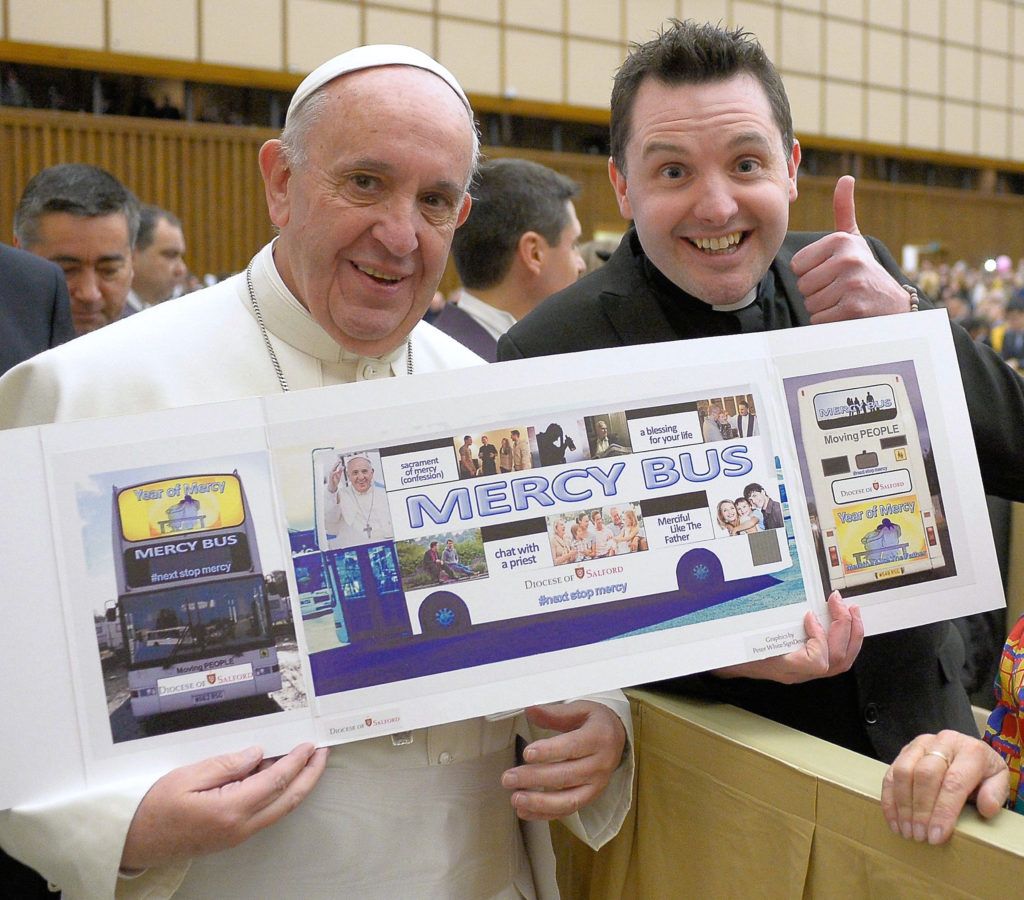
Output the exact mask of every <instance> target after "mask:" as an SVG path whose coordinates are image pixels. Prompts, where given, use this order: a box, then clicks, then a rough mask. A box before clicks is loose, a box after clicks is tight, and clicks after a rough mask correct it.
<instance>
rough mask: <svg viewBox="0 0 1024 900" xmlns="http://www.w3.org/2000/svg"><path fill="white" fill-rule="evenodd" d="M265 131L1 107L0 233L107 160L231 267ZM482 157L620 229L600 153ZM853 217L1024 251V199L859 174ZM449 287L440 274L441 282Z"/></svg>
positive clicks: (897, 245)
mask: <svg viewBox="0 0 1024 900" xmlns="http://www.w3.org/2000/svg"><path fill="white" fill-rule="evenodd" d="M273 136H276V133H275V132H274V131H272V130H271V129H266V128H250V127H233V126H227V125H207V124H201V123H186V122H165V121H155V120H147V119H134V118H126V117H118V116H91V115H85V114H79V113H58V112H51V111H49V110H23V109H11V108H0V240H3V241H4V242H10V241H11V240H12V238H13V232H12V220H13V215H14V208H15V206H16V204H17V200H18V197H19V196H20V195H21V192H22V190H23V189H24V187H25V184H26V183H27V182H28V180H29V178H31V177H32V176H33V175H34V174H36V173H37V172H38V171H39V170H40V169H42V168H44V167H45V166H48V165H53V164H55V163H58V162H65V161H78V162H87V163H93V164H95V165H99V166H102V167H103V168H106V169H109V170H110V171H111V172H112V173H113V174H114V175H116V176H117V177H119V178H121V179H122V180H124V181H125V183H126V184H128V185H129V186H131V187H132V189H133V190H135V191H136V193H138V195H139V197H140V199H141V200H142V201H143V202H148V203H156V204H158V205H160V206H165V207H167V208H168V209H170V210H172V211H173V212H175V213H176V214H177V215H179V216H180V217H181V219H182V222H183V224H184V230H185V236H186V241H187V244H188V256H187V261H188V264H189V266H190V267H191V268H192V270H193V271H195V272H197V273H198V274H200V275H202V274H204V273H206V272H213V273H217V274H221V273H225V272H234V271H238V270H239V269H241V268H243V267H244V266H245V265H246V263H247V262H248V260H249V259H250V258H251V256H252V254H253V253H254V252H255V251H256V249H258V248H259V247H260V246H261V245H262V244H263V243H264V242H265V241H266V240H268V239H269V237H270V236H271V235H272V234H273V230H272V227H271V224H270V222H269V219H268V216H267V210H266V203H265V200H264V194H263V186H262V179H261V177H260V173H259V167H258V164H257V154H258V152H259V148H260V146H261V144H262V143H263V141H264V140H266V139H267V138H269V137H273ZM485 153H486V155H488V156H495V157H497V156H522V157H526V158H528V159H534V160H536V161H537V162H541V163H543V164H545V165H549V166H551V167H552V168H555V169H557V170H559V171H561V172H563V173H565V174H566V175H568V176H569V177H571V178H573V179H575V180H576V181H577V182H579V183H580V184H581V186H582V190H581V193H580V195H579V197H578V198H577V201H576V207H577V211H578V213H579V218H580V223H581V225H582V226H583V239H584V240H589V239H590V238H591V237H592V235H593V233H594V231H595V230H598V229H600V230H612V231H622V230H624V229H625V227H626V223H625V221H624V220H623V219H622V218H621V217H620V215H619V212H618V207H617V204H616V202H615V196H614V193H613V191H612V189H611V186H610V184H609V183H608V177H607V160H606V159H605V158H604V157H603V156H592V155H587V154H560V153H554V152H551V151H526V150H519V149H511V148H485ZM834 187H835V178H834V177H830V176H810V175H804V176H801V178H800V181H799V190H800V196H799V199H798V200H797V201H796V203H795V204H794V205H793V207H792V208H791V218H790V222H791V227H792V228H794V229H798V230H825V229H830V228H832V227H833V211H832V193H833V190H834ZM856 202H857V218H858V222H859V224H860V227H861V229H862V230H863V231H864V232H865V233H868V234H873V235H875V236H876V237H878V238H879V239H881V240H882V241H884V242H885V243H886V245H887V246H888V247H889V248H890V249H891V250H892V251H893V253H894V254H895V255H896V256H897V258H899V256H900V249H901V247H902V246H903V245H904V244H905V243H925V242H928V241H933V240H934V241H938V242H940V243H941V244H942V247H943V248H944V258H945V259H946V260H947V261H950V262H952V261H955V260H958V259H966V260H968V261H969V262H970V263H971V264H972V265H977V264H978V263H979V262H980V261H981V260H982V259H984V258H985V257H986V256H990V255H995V254H998V253H1007V254H1009V255H1010V256H1011V258H1013V259H1014V260H1015V261H1016V260H1017V259H1019V258H1021V257H1024V197H1021V196H1019V195H1014V194H994V193H983V192H980V191H960V190H955V189H951V188H927V187H918V186H910V185H893V184H889V183H886V182H879V181H871V180H868V179H866V178H865V179H860V180H859V181H858V183H857V193H856ZM454 286H455V282H454V280H453V274H452V273H451V271H450V270H449V272H448V273H446V275H445V281H444V287H443V289H444V290H446V291H449V290H451V289H452V287H454Z"/></svg>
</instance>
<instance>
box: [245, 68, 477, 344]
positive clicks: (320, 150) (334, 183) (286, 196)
mask: <svg viewBox="0 0 1024 900" xmlns="http://www.w3.org/2000/svg"><path fill="white" fill-rule="evenodd" d="M323 90H324V91H325V93H326V98H325V101H324V106H323V107H322V109H321V110H320V113H319V115H318V117H317V118H316V119H315V121H314V123H313V124H312V125H311V126H310V127H309V129H308V132H307V133H306V135H305V138H304V141H303V143H304V151H305V153H304V154H303V155H302V156H300V157H299V161H297V162H294V163H293V162H292V161H290V160H289V154H288V152H287V151H286V149H285V148H284V146H283V145H282V144H281V142H280V141H268V142H267V144H265V145H264V147H263V149H262V150H261V151H260V166H261V169H262V171H263V177H264V181H265V184H266V193H267V203H268V207H269V209H270V214H271V219H272V221H273V222H274V224H275V225H277V226H278V228H279V229H280V237H279V239H278V241H277V243H276V245H275V253H274V260H275V263H276V264H277V268H278V271H279V272H280V273H281V277H282V279H283V280H284V282H285V284H286V285H287V286H288V288H289V289H290V290H291V291H292V293H293V294H295V296H296V297H297V298H298V299H299V301H300V302H301V303H302V304H303V305H304V306H305V307H306V308H307V309H308V310H309V312H310V315H311V316H312V317H313V318H314V320H316V322H317V323H318V324H319V325H320V326H321V327H322V328H323V329H324V330H325V331H326V332H327V333H328V334H329V335H330V336H331V337H332V338H334V340H336V341H337V342H338V343H339V344H340V345H341V346H342V347H344V348H345V349H346V350H350V351H353V352H357V353H359V354H361V355H364V356H378V355H380V354H383V353H387V352H389V351H391V350H393V349H394V348H396V347H398V346H399V345H400V344H401V343H402V342H403V341H404V340H405V338H406V337H407V336H408V334H409V332H410V331H411V330H412V329H413V327H414V326H415V325H416V323H417V322H419V320H420V319H421V318H422V317H423V313H424V312H425V311H426V309H427V306H428V305H429V303H430V301H431V299H432V297H433V295H434V291H435V290H436V288H437V285H438V282H439V281H440V279H441V274H442V272H443V271H444V266H445V262H446V260H447V258H448V250H449V247H450V246H451V240H452V235H453V233H454V231H455V228H456V227H457V226H458V225H460V224H462V222H463V221H464V220H465V218H466V216H467V215H468V214H469V206H470V199H469V195H468V193H467V186H468V184H469V180H470V176H471V173H472V168H473V164H474V135H473V126H472V123H471V121H470V118H469V114H468V112H467V110H466V107H465V106H464V105H463V103H462V101H461V100H460V99H459V97H458V96H457V95H456V94H455V92H454V91H453V90H452V89H451V87H449V86H448V85H447V84H446V83H445V82H444V81H443V80H442V79H440V78H439V77H438V76H436V75H434V74H432V73H430V72H427V71H424V70H422V69H417V68H413V67H410V66H385V67H380V68H375V69H367V70H363V71H358V72H353V73H350V74H348V75H344V76H342V77H340V78H337V79H335V80H334V81H333V82H331V83H330V84H328V85H327V86H326V87H325V88H324V89H323ZM292 156H293V158H295V155H294V154H292ZM303 157H304V158H303Z"/></svg>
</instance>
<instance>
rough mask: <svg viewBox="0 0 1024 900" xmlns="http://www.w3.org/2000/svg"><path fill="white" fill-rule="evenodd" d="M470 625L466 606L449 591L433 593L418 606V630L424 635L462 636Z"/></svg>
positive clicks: (456, 595)
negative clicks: (421, 630)
mask: <svg viewBox="0 0 1024 900" xmlns="http://www.w3.org/2000/svg"><path fill="white" fill-rule="evenodd" d="M471 624H472V623H471V622H470V619H469V610H468V609H467V608H466V604H465V603H463V602H462V599H461V598H460V597H459V596H458V594H453V593H452V592H451V591H435V592H434V593H433V594H431V595H430V596H428V597H427V599H426V600H424V601H423V602H422V603H421V604H420V628H421V629H423V633H424V634H430V635H434V636H438V635H448V634H463V633H465V632H466V631H469V627H470V625H471Z"/></svg>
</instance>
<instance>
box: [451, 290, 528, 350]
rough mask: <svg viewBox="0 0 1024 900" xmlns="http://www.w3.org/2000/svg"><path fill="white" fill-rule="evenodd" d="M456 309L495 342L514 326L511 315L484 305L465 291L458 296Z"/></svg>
mask: <svg viewBox="0 0 1024 900" xmlns="http://www.w3.org/2000/svg"><path fill="white" fill-rule="evenodd" d="M458 307H459V309H461V310H462V311H463V312H464V313H466V315H468V316H470V318H472V319H473V320H474V321H475V322H476V323H477V324H478V325H480V326H481V327H482V328H483V329H484V331H486V332H487V333H488V334H489V335H490V336H491V337H492V338H494V339H495V340H497V339H498V338H500V337H501V336H502V335H503V334H504V333H505V332H506V331H508V330H509V329H510V328H511V327H512V326H513V325H515V324H516V318H515V316H513V315H512V314H511V313H507V312H505V310H503V309H498V307H496V306H491V304H490V303H484V301H483V300H480V299H479V298H477V297H474V296H473V295H472V294H470V293H469V292H468V291H466V290H465V289H463V291H462V293H460V294H459V302H458Z"/></svg>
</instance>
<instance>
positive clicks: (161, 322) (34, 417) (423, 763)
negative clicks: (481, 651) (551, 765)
mask: <svg viewBox="0 0 1024 900" xmlns="http://www.w3.org/2000/svg"><path fill="white" fill-rule="evenodd" d="M271 246H272V245H268V246H267V247H265V248H263V250H261V251H260V253H259V254H257V256H256V259H255V260H254V265H253V282H254V285H255V289H256V293H257V297H258V300H259V304H260V307H261V309H262V312H263V316H264V321H265V323H266V326H267V328H268V330H269V331H270V333H271V335H272V341H273V346H274V350H275V352H276V354H277V357H278V359H279V360H280V363H281V367H282V368H283V370H284V373H285V375H286V377H287V379H288V383H289V387H290V388H291V389H292V390H299V389H303V388H312V387H320V386H323V385H329V384H339V383H345V382H352V381H362V380H367V379H371V378H382V377H388V376H391V375H404V374H405V373H406V351H405V348H404V346H403V347H402V348H400V349H399V350H397V351H395V352H394V353H392V354H390V355H389V356H388V357H387V358H382V359H364V358H357V357H355V356H354V355H352V354H347V353H345V351H343V350H342V349H341V348H340V347H339V346H338V345H337V344H336V343H335V342H334V341H332V340H331V339H330V338H329V337H328V336H327V335H326V334H324V332H323V331H322V330H321V329H320V328H319V326H317V325H316V323H315V322H313V320H312V319H311V318H310V316H309V314H308V313H307V312H306V310H305V309H304V308H303V307H302V306H301V304H299V302H298V301H297V300H296V299H295V298H294V297H293V296H292V295H291V294H290V293H289V291H288V290H287V288H286V287H285V286H284V283H283V282H282V281H281V279H280V277H279V275H278V274H277V270H276V268H275V266H274V263H273V257H272V252H271ZM186 338H187V344H188V346H189V351H190V355H189V364H188V365H184V366H174V367H173V369H171V368H168V367H165V366H161V365H157V364H156V362H155V360H156V359H158V358H159V353H158V352H157V351H158V350H159V349H160V348H162V347H163V348H166V347H169V346H173V345H175V344H180V343H181V342H182V341H185V340H186ZM412 345H413V357H414V363H415V371H416V372H430V371H436V370H439V369H451V368H458V367H460V366H471V365H479V364H481V360H480V359H479V358H478V357H477V356H475V355H474V354H472V353H471V352H470V351H468V350H466V349H465V348H464V347H462V345H460V344H458V343H457V342H456V341H454V340H452V339H451V338H449V337H448V336H447V335H445V334H443V333H442V332H440V331H438V330H437V329H436V328H433V327H432V326H430V325H426V324H423V323H420V324H419V325H417V326H416V328H415V329H414V330H413V333H412ZM280 390H281V388H280V385H279V384H278V381H277V377H276V375H275V373H274V371H273V368H272V366H271V363H270V359H269V357H268V354H267V351H266V348H265V347H264V345H263V338H262V336H261V334H260V331H259V328H258V326H257V323H256V319H255V316H254V314H253V312H252V308H251V305H250V301H249V297H248V291H247V288H246V281H245V276H244V274H241V275H236V276H234V277H232V278H229V279H228V280H226V281H224V282H221V283H220V284H217V285H214V286H213V287H211V288H207V289H206V290H202V291H197V292H195V293H192V294H188V295H186V296H184V297H181V298H179V299H176V300H174V301H173V302H171V303H161V304H159V305H157V306H155V307H153V308H152V309H150V310H147V312H146V314H145V315H144V316H139V315H136V316H130V317H128V318H127V319H125V320H123V321H121V322H117V323H115V324H113V325H109V326H107V327H106V328H101V329H99V330H97V331H93V332H91V333H89V334H86V335H84V336H82V337H80V338H76V339H75V340H74V341H71V342H70V343H67V344H64V345H63V346H61V347H58V348H56V349H54V350H51V351H48V352H46V353H43V354H40V355H39V356H36V357H34V358H33V359H31V360H29V361H26V362H25V363H22V364H21V365H19V366H17V367H15V368H14V369H12V370H11V371H10V372H8V373H7V374H6V375H5V376H4V377H3V378H2V379H0V426H2V427H8V428H9V427H14V426H16V425H33V424H43V423H46V422H53V421H58V420H70V419H83V418H89V417H93V416H103V415H108V416H109V415H118V414H123V413H132V412H141V411H145V410H151V409H161V408H167V407H181V406H190V405H193V404H196V403H203V402H209V401H218V400H230V399H235V398H240V397H252V396H260V395H264V394H274V393H278V392H280ZM357 396H358V392H353V397H357ZM590 699H593V700H597V701H599V702H602V703H605V704H606V705H607V706H609V707H610V708H612V709H613V710H614V711H615V713H616V714H617V715H618V716H619V717H620V718H621V720H622V721H623V723H624V724H625V726H626V730H627V734H628V735H629V744H628V746H631V745H632V727H631V722H630V718H629V706H628V703H627V702H626V699H625V697H624V696H623V695H622V694H621V692H619V691H612V692H609V693H608V694H604V695H601V696H595V697H591V698H590ZM529 731H530V729H529V725H528V723H527V722H526V720H525V718H524V717H523V716H521V715H520V716H511V717H508V718H504V719H498V720H496V721H492V720H490V719H482V718H481V719H469V720H466V721H464V722H456V723H452V724H450V725H442V726H437V727H433V728H425V729H419V730H416V731H413V732H411V733H410V736H411V738H412V740H411V742H410V743H407V744H404V745H401V746H395V745H394V743H393V741H392V739H391V738H390V737H382V738H374V739H370V740H366V741H360V742H358V743H353V744H345V745H341V746H337V747H334V748H332V750H331V753H330V756H329V757H328V763H327V770H326V771H325V773H324V775H323V777H322V778H321V779H320V781H319V782H318V783H317V785H316V787H315V788H314V789H313V791H312V792H311V793H310V795H309V796H308V797H307V798H306V800H305V801H304V802H303V803H302V804H301V805H300V806H299V807H298V809H296V810H295V811H294V812H292V813H291V814H290V815H288V816H286V817H285V818H284V819H282V820H280V821H279V822H277V823H276V824H275V825H272V826H271V827H269V828H266V829H264V830H263V831H261V832H259V833H258V834H256V835H255V836H253V837H252V838H250V839H249V840H247V841H245V842H244V843H243V844H241V845H240V846H239V847H236V848H234V849H232V850H227V851H223V852H221V853H215V854H212V855H209V856H202V857H198V858H196V859H195V860H193V861H192V862H191V863H182V864H175V865H170V866H166V867H162V868H159V869H151V870H148V871H146V872H145V873H143V874H142V875H141V876H139V877H138V878H135V879H132V880H126V879H120V880H119V879H118V865H119V861H120V856H121V851H122V848H123V846H124V839H125V835H126V833H127V831H128V827H129V825H130V824H131V820H132V816H133V815H134V813H135V810H136V808H137V806H138V804H139V802H140V801H141V800H142V797H143V795H144V794H145V792H146V791H147V790H148V788H149V786H150V783H149V782H148V781H145V782H140V781H134V782H129V781H126V782H124V783H122V784H118V785H117V786H116V787H113V788H104V789H102V790H96V791H92V792H89V793H83V794H79V795H75V796H71V797H67V798H64V799H62V800H60V801H54V802H51V803H48V804H46V805H43V806H35V807H30V806H24V807H18V808H16V809H13V810H5V811H0V844H2V845H3V847H4V849H6V850H7V851H8V852H9V853H11V855H13V856H15V857H17V858H19V859H21V860H23V861H24V862H26V863H28V864H29V865H31V866H32V867H33V868H35V869H37V870H38V871H40V872H41V873H42V874H43V875H44V876H45V877H46V878H48V879H49V880H50V881H51V882H53V883H55V884H56V885H58V886H59V887H60V888H61V889H62V890H63V892H64V894H63V896H64V900H94V898H99V897H110V896H112V895H113V894H114V890H115V887H116V888H117V896H118V897H146V898H151V900H155V898H165V897H170V896H172V895H174V896H175V897H178V898H198V897H202V898H210V900H225V898H242V897H244V898H254V900H255V898H281V897H302V898H303V900H319V898H332V900H333V898H337V897H358V898H360V900H377V898H380V900H395V898H403V900H404V898H417V900H481V898H484V897H487V898H495V900H506V898H520V897H527V898H534V897H536V898H539V900H546V898H554V897H556V896H557V887H556V884H555V875H554V855H553V854H552V852H551V844H550V838H549V836H548V829H547V824H546V823H543V822H530V823H519V822H518V820H517V819H516V816H515V814H514V811H513V810H512V806H511V804H510V803H509V797H508V792H507V791H506V790H504V789H503V788H502V787H501V786H500V784H499V777H500V774H501V772H502V771H503V770H504V769H506V768H508V767H509V766H512V765H514V764H515V738H516V735H517V734H523V735H525V736H526V737H527V739H531V735H530V734H529ZM26 740H31V736H26ZM632 768H633V763H632V754H631V753H627V754H626V755H625V757H624V759H623V762H622V763H621V764H620V765H619V767H618V769H617V770H616V772H615V774H614V775H613V778H612V781H611V783H610V784H609V786H608V788H607V789H606V790H605V791H604V793H603V794H602V795H601V796H600V797H599V798H598V799H597V800H596V801H595V802H594V803H591V804H590V805H589V806H587V807H586V808H585V809H584V810H583V811H582V812H581V813H579V814H577V815H574V816H571V817H569V818H567V819H566V820H564V821H565V822H566V824H567V825H568V826H569V827H570V828H571V829H572V830H573V831H575V832H576V833H577V834H578V835H580V836H581V837H582V838H583V839H584V840H586V841H587V842H588V843H589V844H591V846H594V847H599V846H601V844H603V843H605V842H606V841H608V840H609V839H611V838H612V837H614V835H615V833H616V832H617V831H618V829H619V826H620V825H621V824H622V820H623V818H624V817H625V814H626V812H627V810H628V808H629V800H630V785H631V780H632Z"/></svg>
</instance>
